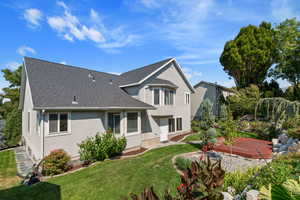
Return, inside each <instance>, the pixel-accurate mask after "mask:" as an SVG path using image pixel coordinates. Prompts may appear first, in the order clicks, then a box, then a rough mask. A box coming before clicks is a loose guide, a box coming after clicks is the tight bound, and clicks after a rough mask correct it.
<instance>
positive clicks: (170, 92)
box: [164, 89, 174, 105]
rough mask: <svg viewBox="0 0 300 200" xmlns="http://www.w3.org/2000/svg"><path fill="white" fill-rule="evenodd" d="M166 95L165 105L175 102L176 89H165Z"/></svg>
mask: <svg viewBox="0 0 300 200" xmlns="http://www.w3.org/2000/svg"><path fill="white" fill-rule="evenodd" d="M164 97H165V105H173V104H174V90H169V89H165V92H164Z"/></svg>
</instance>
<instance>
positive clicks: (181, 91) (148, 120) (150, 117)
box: [125, 64, 191, 140]
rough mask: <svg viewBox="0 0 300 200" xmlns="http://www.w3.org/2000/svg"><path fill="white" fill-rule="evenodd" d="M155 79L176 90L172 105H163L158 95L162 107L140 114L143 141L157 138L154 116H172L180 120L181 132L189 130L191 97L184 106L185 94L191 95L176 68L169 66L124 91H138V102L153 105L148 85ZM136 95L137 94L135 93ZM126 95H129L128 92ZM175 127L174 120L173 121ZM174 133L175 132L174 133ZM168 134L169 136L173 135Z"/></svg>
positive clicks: (161, 96)
mask: <svg viewBox="0 0 300 200" xmlns="http://www.w3.org/2000/svg"><path fill="white" fill-rule="evenodd" d="M155 78H159V79H164V80H169V81H171V82H172V83H174V84H175V85H176V86H178V88H177V89H176V91H175V97H174V105H164V95H163V94H161V95H160V102H161V103H162V105H160V106H156V110H148V111H144V112H142V116H141V118H142V133H144V134H143V136H142V137H143V140H146V139H150V138H153V137H159V135H160V127H159V117H155V116H173V117H174V118H177V117H181V118H182V131H180V132H187V131H190V130H191V124H190V123H191V95H190V104H185V93H191V91H190V88H189V87H188V86H187V84H186V83H185V81H184V79H183V77H182V76H181V75H180V73H179V72H178V70H177V68H176V67H175V66H174V65H173V64H170V65H169V67H166V68H164V69H162V70H161V71H160V72H158V73H157V74H156V75H154V76H153V77H151V78H149V79H148V80H147V81H145V82H144V83H143V84H141V85H139V86H135V87H130V88H128V89H125V90H126V91H129V90H130V91H131V92H132V91H139V92H138V94H139V95H138V97H136V98H137V99H139V100H140V101H143V102H145V103H148V104H150V105H153V88H151V87H149V86H148V84H149V83H151V81H152V80H153V79H155ZM135 93H137V92H135ZM128 94H131V93H130V92H129V93H128ZM175 127H176V120H175ZM174 133H176V131H175V132H174ZM174 133H170V134H174Z"/></svg>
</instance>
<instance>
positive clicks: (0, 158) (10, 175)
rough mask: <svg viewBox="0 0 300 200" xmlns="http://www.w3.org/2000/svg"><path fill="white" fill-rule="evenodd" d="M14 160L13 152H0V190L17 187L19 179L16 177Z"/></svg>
mask: <svg viewBox="0 0 300 200" xmlns="http://www.w3.org/2000/svg"><path fill="white" fill-rule="evenodd" d="M16 174H17V168H16V160H15V152H14V151H13V150H6V151H1V152H0V189H5V188H8V187H11V186H14V185H17V184H18V182H19V178H18V177H17V176H16Z"/></svg>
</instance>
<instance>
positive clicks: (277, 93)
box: [260, 79, 283, 98]
mask: <svg viewBox="0 0 300 200" xmlns="http://www.w3.org/2000/svg"><path fill="white" fill-rule="evenodd" d="M260 89H261V92H262V97H265V98H269V97H282V96H283V91H282V89H281V88H280V87H279V84H278V83H277V81H275V80H274V79H272V80H271V81H270V82H267V81H265V82H263V84H262V85H261V87H260Z"/></svg>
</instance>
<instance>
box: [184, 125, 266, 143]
mask: <svg viewBox="0 0 300 200" xmlns="http://www.w3.org/2000/svg"><path fill="white" fill-rule="evenodd" d="M203 131H204V130H201V131H200V133H196V134H194V135H190V136H187V137H186V138H185V139H184V140H183V142H191V141H198V140H200V135H201V134H202V132H203ZM216 131H217V136H218V137H220V136H222V133H221V129H219V128H217V129H216ZM237 137H248V138H256V139H260V138H259V136H258V135H257V133H253V132H238V135H237Z"/></svg>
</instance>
